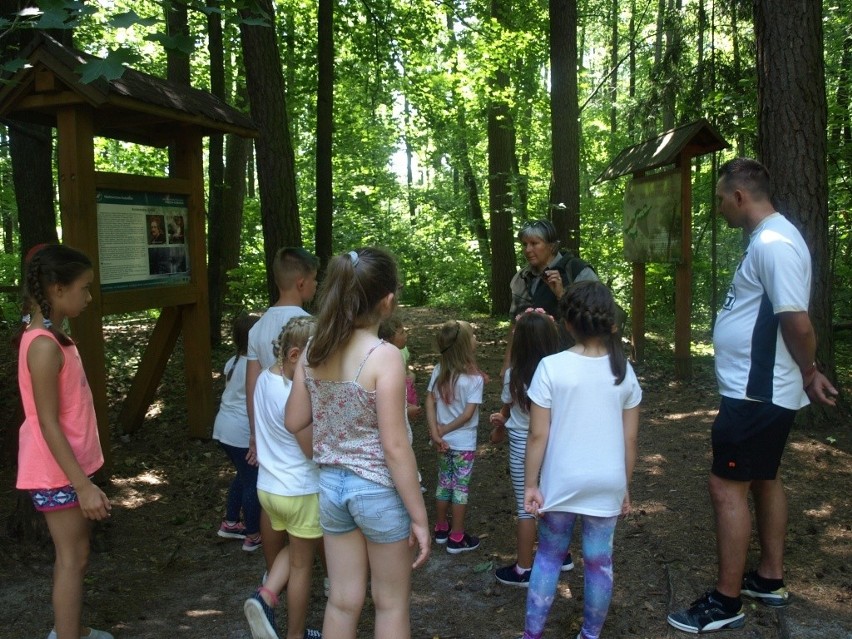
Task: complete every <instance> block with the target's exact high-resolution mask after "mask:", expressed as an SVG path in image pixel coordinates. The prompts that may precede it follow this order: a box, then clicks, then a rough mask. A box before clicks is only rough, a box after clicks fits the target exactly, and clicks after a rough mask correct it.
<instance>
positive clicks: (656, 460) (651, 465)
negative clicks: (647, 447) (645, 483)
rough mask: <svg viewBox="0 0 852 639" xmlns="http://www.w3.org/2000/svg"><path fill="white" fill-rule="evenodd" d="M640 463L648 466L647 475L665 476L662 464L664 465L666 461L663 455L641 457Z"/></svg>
mask: <svg viewBox="0 0 852 639" xmlns="http://www.w3.org/2000/svg"><path fill="white" fill-rule="evenodd" d="M642 461H643V462H644V463H646V464H648V470H647V471H646V472H647V473H648V474H649V475H654V476H659V475H664V474H665V470H663V464H665V463H666V461H667V460H666V458H665V457H664V456H663V455H660V454H656V455H645V456H644V457H642Z"/></svg>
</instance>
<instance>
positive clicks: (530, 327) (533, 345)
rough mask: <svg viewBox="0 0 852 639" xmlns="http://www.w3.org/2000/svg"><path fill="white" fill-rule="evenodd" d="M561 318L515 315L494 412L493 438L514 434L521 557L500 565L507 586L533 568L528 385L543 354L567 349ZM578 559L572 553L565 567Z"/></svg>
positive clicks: (532, 312)
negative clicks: (527, 503)
mask: <svg viewBox="0 0 852 639" xmlns="http://www.w3.org/2000/svg"><path fill="white" fill-rule="evenodd" d="M561 342H562V340H561V338H560V335H559V330H558V329H557V327H556V322H555V321H554V319H553V317H552V316H551V315H548V314H547V312H546V311H545V310H544V309H543V308H532V307H529V308H527V309H526V310H525V311H524V312H522V313H519V314H518V315H517V316H516V317H515V324H514V329H513V333H512V346H511V349H510V352H511V362H510V368H509V369H507V370H506V373H505V374H504V376H503V392H502V393H501V395H500V399H501V401H502V402H503V407H502V408H501V409H500V412H498V413H493V414H492V415H491V420H490V421H491V426H492V429H491V441H492V443H495V444H499V443H501V442H502V441H503V440H504V439H505V438H506V435H507V433H508V436H509V475H510V477H511V479H512V488H513V489H514V492H515V501H516V504H517V516H518V523H517V529H516V532H517V550H518V554H517V561H516V562H515V563H514V564H512V565H511V566H503V567H502V568H498V569H497V572H496V573H495V576H496V578H497V581H499V582H500V583H503V584H506V585H507V586H518V587H521V588H526V587H527V586H528V585H529V582H530V572H531V570H532V560H533V546H534V545H535V517H533V516H532V515H531V514H530V513H528V512H527V511H526V510H524V457H525V456H526V450H527V435H528V434H529V429H530V412H529V411H530V399H529V397H527V388H528V387H529V384H530V382H531V381H532V377H533V373H535V369H536V367H537V366H538V364H539V362H540V361H541V360H542V358H544V357H547V356H548V355H553V354H554V353H558V352H559V351H560V350H562V346H561ZM573 567H574V563H573V561H572V560H571V553H568V555H567V556H566V560H565V561H564V562H563V564H562V570H563V571H566V570H571V569H572V568H573Z"/></svg>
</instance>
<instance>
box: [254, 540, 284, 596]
mask: <svg viewBox="0 0 852 639" xmlns="http://www.w3.org/2000/svg"><path fill="white" fill-rule="evenodd" d="M289 580H290V546H284V547H283V548H282V549H281V550H279V551H278V556H277V557H276V558H275V561H274V562H272V567H271V568H270V569H269V570H267V571H266V581H265V582H263V590H261V591H260V596H261V597H263V600H264V601H265V602H266V604H267V605H268V606H270V607H272V608H274V607H275V602H274V601H273V600H272V597H271V596H270V595H269V594H268V593H267V592H266V591H271V592H272V593H274V594H275V595H280V594H281V591H282V590H284V588H286V587H287V582H288V581H289Z"/></svg>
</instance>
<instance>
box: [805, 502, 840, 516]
mask: <svg viewBox="0 0 852 639" xmlns="http://www.w3.org/2000/svg"><path fill="white" fill-rule="evenodd" d="M804 514H805V515H806V516H808V517H813V518H814V519H828V518H829V517H831V516H832V515H833V514H834V506H833V505H832V504H823V505H822V506H820V507H819V508H809V509H808V510H806V511H804Z"/></svg>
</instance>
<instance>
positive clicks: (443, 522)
mask: <svg viewBox="0 0 852 639" xmlns="http://www.w3.org/2000/svg"><path fill="white" fill-rule="evenodd" d="M449 512H450V502H449V501H444V500H443V499H436V500H435V527H436V530H446V529H447V528H449V523H448V521H447V515H448V514H449Z"/></svg>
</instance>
